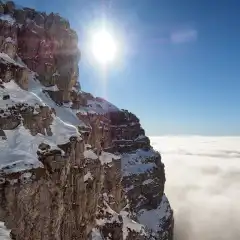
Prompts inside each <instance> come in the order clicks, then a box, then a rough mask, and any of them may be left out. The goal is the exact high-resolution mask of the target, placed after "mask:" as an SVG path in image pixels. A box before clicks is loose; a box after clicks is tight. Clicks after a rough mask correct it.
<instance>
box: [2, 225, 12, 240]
mask: <svg viewBox="0 0 240 240" xmlns="http://www.w3.org/2000/svg"><path fill="white" fill-rule="evenodd" d="M0 240H11V238H10V230H8V229H7V228H6V227H5V225H4V223H3V222H0Z"/></svg>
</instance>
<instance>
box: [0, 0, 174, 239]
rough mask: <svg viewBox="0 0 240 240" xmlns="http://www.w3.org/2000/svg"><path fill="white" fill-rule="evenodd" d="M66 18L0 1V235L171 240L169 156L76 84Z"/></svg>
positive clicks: (125, 115) (76, 54) (130, 120)
mask: <svg viewBox="0 0 240 240" xmlns="http://www.w3.org/2000/svg"><path fill="white" fill-rule="evenodd" d="M80 56H81V54H80V51H79V49H78V37H77V34H76V32H75V31H74V30H72V29H71V28H70V24H69V22H68V21H67V20H65V19H63V18H62V17H61V16H59V15H58V14H54V13H51V14H49V15H47V14H46V13H43V12H37V11H35V10H34V9H30V8H20V7H16V6H15V4H14V2H12V1H9V2H4V3H3V2H1V1H0V221H1V222H0V224H1V226H0V236H3V239H15V240H37V239H39V240H43V239H44V240H53V239H56V240H68V239H72V240H74V239H78V240H80V239H82V240H87V239H88V240H107V239H112V240H121V239H122V240H123V239H126V240H147V239H149V240H150V239H151V240H154V239H155V240H157V239H158V240H172V239H173V211H172V209H171V207H170V204H169V202H168V199H167V197H166V196H165V194H164V184H165V172H164V164H163V163H162V161H161V155H160V154H159V153H158V152H156V151H155V150H154V149H153V148H152V147H151V145H150V141H149V138H148V137H146V136H145V131H144V129H143V128H142V127H141V125H140V121H139V119H138V118H137V117H136V116H135V115H134V114H133V113H131V112H129V111H127V110H120V109H118V108H117V107H116V106H114V105H113V104H111V103H109V102H108V101H106V100H105V99H102V98H98V97H94V96H92V95H91V94H90V93H86V92H84V91H83V90H82V89H81V87H80V84H79V82H78V78H79V69H78V63H79V60H80Z"/></svg>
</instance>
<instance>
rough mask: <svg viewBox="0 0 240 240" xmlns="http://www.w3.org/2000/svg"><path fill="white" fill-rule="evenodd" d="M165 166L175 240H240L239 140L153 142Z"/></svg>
mask: <svg viewBox="0 0 240 240" xmlns="http://www.w3.org/2000/svg"><path fill="white" fill-rule="evenodd" d="M151 144H152V145H153V147H154V148H155V149H156V150H158V151H159V152H161V154H162V160H163V162H164V164H165V171H166V179H167V181H166V185H165V192H166V194H167V196H168V198H169V201H170V203H171V206H172V208H173V209H174V215H175V238H174V240H238V239H240V137H201V136H184V137H180V136H179V137H174V136H164V137H151Z"/></svg>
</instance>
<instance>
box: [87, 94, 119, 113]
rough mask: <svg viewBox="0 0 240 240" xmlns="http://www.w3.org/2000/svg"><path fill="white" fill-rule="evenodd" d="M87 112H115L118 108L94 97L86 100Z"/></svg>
mask: <svg viewBox="0 0 240 240" xmlns="http://www.w3.org/2000/svg"><path fill="white" fill-rule="evenodd" d="M87 105H88V112H89V113H90V112H91V113H93V114H94V113H95V114H96V113H97V114H105V113H107V112H115V111H119V109H118V108H117V107H116V106H114V105H113V104H111V103H110V102H108V101H106V100H105V99H102V98H95V100H88V101H87Z"/></svg>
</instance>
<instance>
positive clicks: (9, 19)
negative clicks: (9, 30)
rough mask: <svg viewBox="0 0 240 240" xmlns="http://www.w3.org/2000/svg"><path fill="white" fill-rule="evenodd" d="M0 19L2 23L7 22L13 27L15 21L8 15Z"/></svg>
mask: <svg viewBox="0 0 240 240" xmlns="http://www.w3.org/2000/svg"><path fill="white" fill-rule="evenodd" d="M0 19H1V20H3V21H7V22H8V23H9V24H10V25H13V24H14V23H15V19H14V18H12V17H11V16H10V15H9V14H3V15H1V16H0Z"/></svg>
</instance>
